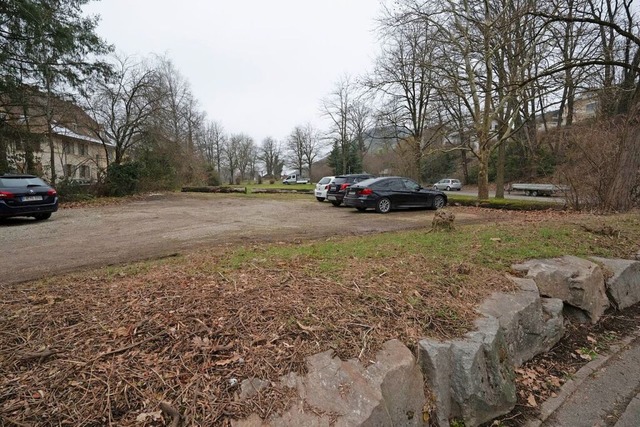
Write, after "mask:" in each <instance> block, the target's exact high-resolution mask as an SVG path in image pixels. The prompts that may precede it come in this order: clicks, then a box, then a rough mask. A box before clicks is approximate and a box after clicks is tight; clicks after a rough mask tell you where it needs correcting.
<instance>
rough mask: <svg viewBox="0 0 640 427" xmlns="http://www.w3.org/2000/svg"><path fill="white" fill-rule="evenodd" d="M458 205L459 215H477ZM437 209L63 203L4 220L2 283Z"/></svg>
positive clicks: (368, 228) (293, 202) (0, 226)
mask: <svg viewBox="0 0 640 427" xmlns="http://www.w3.org/2000/svg"><path fill="white" fill-rule="evenodd" d="M452 209H458V210H457V211H456V221H457V222H465V221H471V222H473V221H479V220H481V218H478V214H477V213H465V211H464V209H463V208H452ZM432 218H433V211H424V210H417V211H398V212H391V213H389V214H386V215H380V214H376V213H375V212H372V211H371V212H369V211H368V212H365V213H359V212H358V211H356V210H355V209H349V208H344V207H340V208H335V207H333V206H332V205H331V204H329V203H319V202H317V201H316V200H315V198H313V197H312V196H306V197H305V196H286V197H284V196H283V197H278V198H273V197H268V196H266V197H262V196H261V197H246V196H237V195H219V194H198V193H169V194H161V195H155V196H149V197H147V198H145V199H143V200H136V201H129V202H125V203H122V204H117V205H110V206H94V207H85V208H72V209H61V210H60V211H58V212H57V213H54V214H53V216H52V217H51V219H50V220H47V221H41V222H37V221H34V220H33V219H31V218H10V219H8V220H5V221H3V222H0V247H1V248H2V251H1V255H0V271H2V274H0V285H1V284H5V285H6V284H11V283H17V282H21V281H26V280H32V279H37V278H41V277H47V276H55V275H56V274H59V273H63V272H68V271H73V270H78V269H83V268H88V267H99V266H105V265H111V264H124V263H128V262H132V261H137V260H143V259H149V258H157V257H162V256H168V255H171V254H175V253H181V252H183V251H188V250H193V249H197V248H199V247H202V246H213V245H219V246H224V245H228V244H233V243H237V242H261V241H270V242H271V241H295V240H306V239H314V238H323V237H330V236H337V235H343V234H364V233H376V232H382V231H395V230H403V229H410V228H417V227H425V226H429V225H430V224H431V221H432Z"/></svg>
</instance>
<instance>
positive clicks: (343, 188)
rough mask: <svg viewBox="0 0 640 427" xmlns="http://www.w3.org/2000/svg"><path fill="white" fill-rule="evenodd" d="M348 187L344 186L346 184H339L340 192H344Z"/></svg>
mask: <svg viewBox="0 0 640 427" xmlns="http://www.w3.org/2000/svg"><path fill="white" fill-rule="evenodd" d="M348 186H349V184H346V183H345V184H341V185H340V191H343V190H346V189H347V187H348Z"/></svg>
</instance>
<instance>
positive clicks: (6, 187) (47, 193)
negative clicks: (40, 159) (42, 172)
mask: <svg viewBox="0 0 640 427" xmlns="http://www.w3.org/2000/svg"><path fill="white" fill-rule="evenodd" d="M57 210H58V193H57V192H56V190H54V189H53V188H51V187H50V186H49V185H47V183H46V182H44V181H43V180H41V179H40V178H38V177H37V176H34V175H0V218H9V217H13V216H31V217H34V218H35V219H37V220H44V219H48V218H50V217H51V214H52V213H53V212H55V211H57Z"/></svg>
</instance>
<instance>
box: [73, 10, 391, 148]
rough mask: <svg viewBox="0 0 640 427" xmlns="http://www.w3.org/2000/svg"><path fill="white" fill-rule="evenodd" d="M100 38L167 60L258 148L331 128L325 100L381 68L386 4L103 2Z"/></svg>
mask: <svg viewBox="0 0 640 427" xmlns="http://www.w3.org/2000/svg"><path fill="white" fill-rule="evenodd" d="M85 10H86V11H87V12H88V13H90V14H94V15H95V14H98V15H100V16H101V22H100V25H99V27H98V34H99V35H100V36H102V37H103V38H104V39H106V40H107V41H108V42H109V43H111V44H113V45H115V47H116V49H117V51H118V52H120V53H123V54H125V55H142V56H146V55H148V54H150V53H157V54H160V55H165V54H166V55H167V56H168V57H169V58H170V59H171V60H172V61H173V63H174V65H175V66H176V68H177V69H178V70H179V71H180V73H181V74H182V75H183V76H184V77H185V78H186V79H187V80H188V81H189V83H190V84H191V87H192V90H193V93H194V95H195V97H196V99H197V100H198V101H199V102H200V105H201V108H202V110H204V111H206V112H207V116H208V118H209V119H214V120H216V121H219V122H220V123H221V124H222V125H223V126H224V128H225V130H226V131H227V132H228V133H239V132H245V133H247V134H249V135H250V136H252V137H253V138H254V139H255V141H256V143H258V144H259V143H261V142H262V140H263V139H264V138H265V137H267V136H272V137H274V138H276V139H284V138H285V137H286V136H287V135H288V134H289V133H290V132H291V130H292V129H293V128H294V126H296V125H299V124H300V125H302V124H305V123H307V122H311V123H312V124H314V125H315V126H316V127H321V128H322V127H325V126H326V121H325V120H324V119H322V118H321V115H320V105H321V99H322V98H323V97H325V96H327V95H328V94H329V93H330V92H331V90H332V89H333V87H334V86H335V83H336V82H337V81H338V80H339V79H340V77H341V76H344V75H345V74H350V75H352V76H357V75H361V74H363V73H365V72H366V71H368V70H370V69H371V68H372V65H373V63H374V59H375V55H376V52H377V48H376V34H375V31H374V30H375V26H376V22H375V19H376V18H377V17H378V16H379V10H380V1H379V0H181V1H175V0H174V1H168V0H102V1H99V2H93V3H91V4H89V5H88V6H87V7H86V8H85Z"/></svg>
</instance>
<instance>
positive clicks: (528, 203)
mask: <svg viewBox="0 0 640 427" xmlns="http://www.w3.org/2000/svg"><path fill="white" fill-rule="evenodd" d="M447 197H448V201H449V204H455V203H457V204H459V205H461V206H478V207H482V208H490V209H506V210H514V211H538V210H549V209H551V210H562V209H564V204H563V203H558V202H553V201H549V202H541V201H537V200H524V199H496V198H495V197H492V198H489V199H488V200H478V198H477V197H475V196H465V195H458V194H448V195H447Z"/></svg>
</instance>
